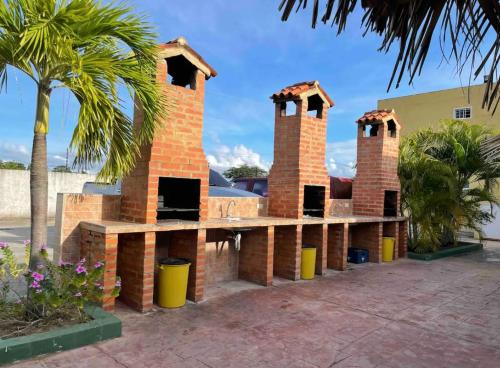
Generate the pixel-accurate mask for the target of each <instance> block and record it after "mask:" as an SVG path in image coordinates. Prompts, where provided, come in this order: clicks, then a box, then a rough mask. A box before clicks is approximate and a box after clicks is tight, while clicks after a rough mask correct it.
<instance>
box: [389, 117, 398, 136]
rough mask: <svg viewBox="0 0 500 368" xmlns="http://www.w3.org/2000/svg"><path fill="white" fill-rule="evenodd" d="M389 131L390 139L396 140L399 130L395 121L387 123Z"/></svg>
mask: <svg viewBox="0 0 500 368" xmlns="http://www.w3.org/2000/svg"><path fill="white" fill-rule="evenodd" d="M387 131H388V133H389V137H391V138H396V136H397V128H396V123H395V122H394V120H392V119H391V120H389V121H388V122H387Z"/></svg>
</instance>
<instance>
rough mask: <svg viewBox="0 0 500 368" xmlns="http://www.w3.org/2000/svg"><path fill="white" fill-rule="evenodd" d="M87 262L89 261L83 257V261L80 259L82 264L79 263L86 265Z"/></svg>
mask: <svg viewBox="0 0 500 368" xmlns="http://www.w3.org/2000/svg"><path fill="white" fill-rule="evenodd" d="M85 262H87V259H85V257H83V258H82V259H80V262H78V263H80V264H84V263H85Z"/></svg>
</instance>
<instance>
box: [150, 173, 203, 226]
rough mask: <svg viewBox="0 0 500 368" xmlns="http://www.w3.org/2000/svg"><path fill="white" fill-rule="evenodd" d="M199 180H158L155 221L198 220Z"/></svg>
mask: <svg viewBox="0 0 500 368" xmlns="http://www.w3.org/2000/svg"><path fill="white" fill-rule="evenodd" d="M200 185H201V180H200V179H183V178H165V177H163V178H159V182H158V208H157V215H156V219H157V220H158V221H161V220H170V219H176V220H191V221H198V220H199V219H200Z"/></svg>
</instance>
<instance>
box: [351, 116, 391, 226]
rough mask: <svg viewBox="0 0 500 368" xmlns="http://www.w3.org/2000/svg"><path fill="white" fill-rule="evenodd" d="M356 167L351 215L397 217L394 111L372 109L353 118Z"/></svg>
mask: <svg viewBox="0 0 500 368" xmlns="http://www.w3.org/2000/svg"><path fill="white" fill-rule="evenodd" d="M357 124H358V138H357V141H358V142H357V167H356V178H355V180H354V182H353V185H352V205H353V214H354V215H362V216H381V217H383V216H397V215H398V212H399V196H400V191H401V187H400V183H399V178H398V174H397V168H398V155H399V132H400V128H401V126H400V125H399V121H398V118H397V116H396V114H395V113H394V111H391V110H375V111H370V112H367V113H366V114H364V115H363V116H362V117H361V118H359V119H358V120H357Z"/></svg>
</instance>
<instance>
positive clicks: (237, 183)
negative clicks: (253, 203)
mask: <svg viewBox="0 0 500 368" xmlns="http://www.w3.org/2000/svg"><path fill="white" fill-rule="evenodd" d="M233 187H234V188H237V189H241V190H246V191H247V192H252V193H255V194H258V195H260V196H263V197H267V194H268V193H267V178H237V179H233Z"/></svg>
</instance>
